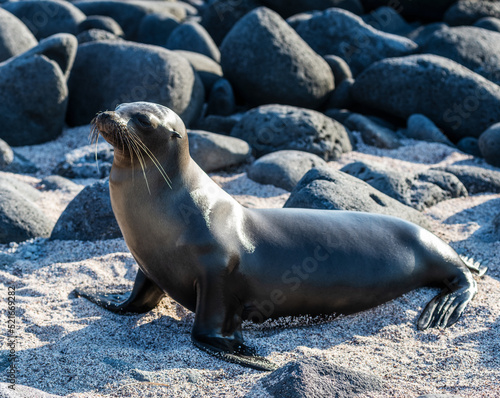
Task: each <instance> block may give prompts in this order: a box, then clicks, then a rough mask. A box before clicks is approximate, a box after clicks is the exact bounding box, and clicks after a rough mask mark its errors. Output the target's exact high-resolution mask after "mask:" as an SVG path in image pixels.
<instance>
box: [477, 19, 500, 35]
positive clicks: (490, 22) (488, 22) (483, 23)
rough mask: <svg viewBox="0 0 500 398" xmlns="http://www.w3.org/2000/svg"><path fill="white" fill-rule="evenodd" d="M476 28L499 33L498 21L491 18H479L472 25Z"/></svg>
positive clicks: (499, 20) (499, 25) (499, 24)
mask: <svg viewBox="0 0 500 398" xmlns="http://www.w3.org/2000/svg"><path fill="white" fill-rule="evenodd" d="M474 26H475V27H477V28H482V29H488V30H491V31H493V32H500V19H499V18H493V17H486V18H481V19H479V20H477V21H476V23H475V24H474Z"/></svg>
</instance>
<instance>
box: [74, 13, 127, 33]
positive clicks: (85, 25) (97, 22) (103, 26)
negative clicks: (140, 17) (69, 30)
mask: <svg viewBox="0 0 500 398" xmlns="http://www.w3.org/2000/svg"><path fill="white" fill-rule="evenodd" d="M90 29H100V30H105V31H106V32H109V33H113V34H114V35H115V36H118V37H124V36H125V33H123V29H122V28H121V26H120V25H119V24H118V22H116V21H115V20H114V19H113V18H110V17H106V16H103V15H91V16H89V17H87V19H85V20H84V21H82V22H80V25H78V33H82V32H85V31H86V30H90Z"/></svg>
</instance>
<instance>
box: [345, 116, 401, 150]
mask: <svg viewBox="0 0 500 398" xmlns="http://www.w3.org/2000/svg"><path fill="white" fill-rule="evenodd" d="M345 125H346V126H347V128H349V129H351V130H354V131H359V132H360V133H361V137H362V138H363V142H364V143H365V144H367V145H372V146H376V147H377V148H387V149H394V148H398V147H399V146H400V143H399V138H398V136H397V134H396V133H395V132H394V131H392V130H390V129H388V128H387V127H384V126H381V125H379V124H378V123H376V122H374V121H372V120H370V119H368V118H367V117H365V116H363V115H359V114H357V113H355V114H353V115H350V116H349V117H348V118H347V119H346V120H345Z"/></svg>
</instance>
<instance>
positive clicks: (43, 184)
mask: <svg viewBox="0 0 500 398" xmlns="http://www.w3.org/2000/svg"><path fill="white" fill-rule="evenodd" d="M37 188H39V189H41V190H42V191H57V190H60V191H66V192H73V191H76V190H78V189H79V185H78V184H75V183H74V182H73V181H71V180H68V179H67V178H64V177H61V176H56V175H52V176H47V177H45V178H44V179H42V180H41V181H40V183H39V184H38V186H37Z"/></svg>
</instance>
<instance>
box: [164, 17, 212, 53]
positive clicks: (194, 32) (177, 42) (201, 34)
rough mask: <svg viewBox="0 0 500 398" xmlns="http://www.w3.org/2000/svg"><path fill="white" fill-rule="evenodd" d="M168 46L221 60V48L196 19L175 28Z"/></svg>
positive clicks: (169, 38) (171, 48)
mask: <svg viewBox="0 0 500 398" xmlns="http://www.w3.org/2000/svg"><path fill="white" fill-rule="evenodd" d="M166 47H167V48H168V49H170V50H185V51H193V52H196V53H200V54H203V55H206V56H207V57H210V58H212V59H213V60H214V61H216V62H220V51H219V48H218V47H217V45H216V44H215V43H214V41H213V39H212V37H210V34H209V33H208V32H207V31H206V30H205V28H204V27H203V26H201V25H200V24H199V23H197V22H194V21H188V22H185V23H183V24H181V25H179V26H178V27H177V28H175V29H174V30H173V31H172V32H171V33H170V35H169V36H168V40H167V43H166Z"/></svg>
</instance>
